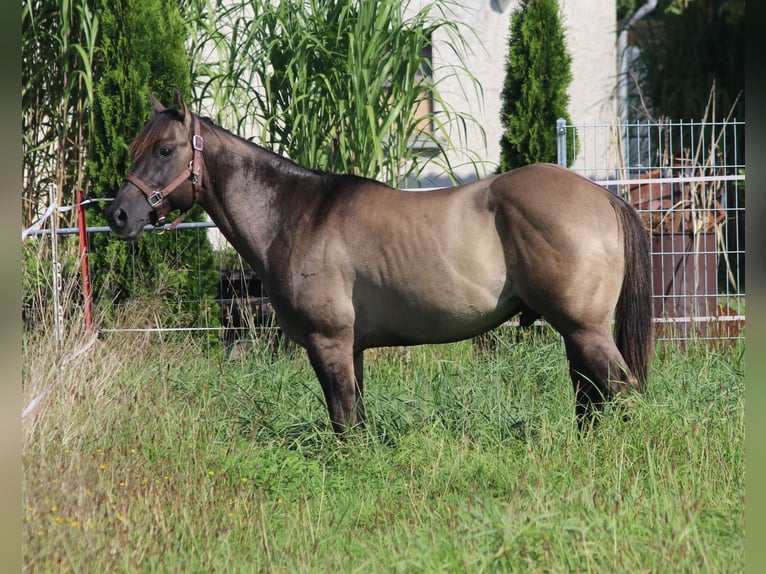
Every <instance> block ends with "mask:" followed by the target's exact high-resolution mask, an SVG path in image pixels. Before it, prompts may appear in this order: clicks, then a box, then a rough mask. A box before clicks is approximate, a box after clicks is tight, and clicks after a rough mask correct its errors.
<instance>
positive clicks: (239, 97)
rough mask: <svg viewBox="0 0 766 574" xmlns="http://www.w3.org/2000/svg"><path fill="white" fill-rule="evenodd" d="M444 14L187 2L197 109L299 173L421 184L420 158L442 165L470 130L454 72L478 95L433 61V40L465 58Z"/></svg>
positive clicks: (382, 5) (376, 6) (357, 1)
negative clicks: (444, 89)
mask: <svg viewBox="0 0 766 574" xmlns="http://www.w3.org/2000/svg"><path fill="white" fill-rule="evenodd" d="M445 4H447V3H445V2H435V3H431V4H430V5H429V6H427V7H424V8H422V9H419V10H415V9H414V7H413V6H411V5H410V3H409V2H398V1H394V0H386V1H384V2H366V1H361V0H351V1H349V0H332V1H329V2H328V1H325V0H302V1H300V2H294V1H288V0H280V1H277V2H238V3H234V4H223V3H221V4H217V3H216V4H215V5H214V3H212V2H210V1H209V0H188V1H187V2H185V3H184V5H185V7H186V8H185V9H186V10H187V16H186V19H187V21H189V22H190V27H191V29H192V46H193V49H194V50H195V56H194V62H195V64H194V71H193V75H194V78H195V81H194V85H195V88H197V89H199V92H198V93H197V94H196V98H197V99H198V100H200V101H204V100H209V101H211V102H212V107H213V109H214V119H215V120H216V121H217V122H218V123H221V124H222V125H224V126H226V127H229V128H230V129H232V130H234V131H236V132H237V133H239V134H240V135H248V134H250V133H259V135H260V141H259V143H261V144H262V145H265V146H266V147H269V148H271V149H274V151H277V152H279V153H282V154H285V155H288V156H289V157H291V158H292V159H293V160H294V161H296V162H298V163H301V164H303V165H306V166H309V167H312V168H318V169H324V170H328V171H334V172H345V173H356V174H358V175H362V176H367V177H375V178H381V179H383V180H384V181H387V182H389V183H392V184H402V183H405V182H407V181H410V180H413V179H416V178H417V177H418V174H419V173H421V172H422V170H423V168H424V166H425V161H426V159H425V158H424V157H423V156H421V153H420V151H419V149H420V148H422V147H432V148H434V150H435V152H436V155H437V157H440V158H441V159H440V160H439V161H441V162H442V163H445V162H446V161H447V160H446V152H445V150H446V149H447V148H453V149H454V148H456V147H458V144H459V142H458V141H456V140H455V139H454V138H453V135H452V134H453V132H457V134H458V136H460V135H461V134H464V133H465V125H466V124H467V123H468V122H473V121H474V120H473V119H472V118H471V117H470V116H467V115H465V114H463V113H460V112H459V111H457V110H455V109H453V108H451V107H450V106H449V104H448V103H447V102H446V101H444V100H443V99H442V97H441V94H440V92H439V83H440V81H443V80H444V79H445V78H447V77H449V76H450V75H451V74H457V73H458V71H459V72H460V73H461V75H462V74H465V76H466V78H467V81H465V82H464V83H465V89H467V90H471V89H473V90H476V91H477V92H478V91H479V90H480V87H479V85H478V83H477V82H476V81H475V80H474V79H473V76H472V75H471V74H470V72H469V71H468V70H466V69H465V68H463V67H461V66H460V64H455V65H453V64H437V63H436V62H432V61H431V60H430V58H429V57H428V52H429V50H430V45H431V39H432V38H433V37H434V36H436V35H437V34H438V35H440V38H446V45H447V46H448V50H450V51H451V52H452V54H451V57H450V60H452V61H456V62H460V61H461V58H460V55H461V53H463V52H464V51H465V50H466V45H465V43H464V41H463V39H462V38H461V36H460V35H459V32H460V31H461V30H462V26H461V25H460V24H459V23H457V22H455V21H453V20H451V19H450V18H449V17H448V16H447V15H446V12H445V9H446V8H445ZM440 41H441V40H440ZM431 104H432V105H433V108H432V109H431V111H428V112H426V113H422V114H421V113H419V112H418V111H417V110H418V108H421V109H422V108H423V106H426V107H427V106H428V105H431ZM432 155H433V153H432ZM432 161H435V160H432ZM446 169H447V171H448V172H449V171H450V169H449V165H446Z"/></svg>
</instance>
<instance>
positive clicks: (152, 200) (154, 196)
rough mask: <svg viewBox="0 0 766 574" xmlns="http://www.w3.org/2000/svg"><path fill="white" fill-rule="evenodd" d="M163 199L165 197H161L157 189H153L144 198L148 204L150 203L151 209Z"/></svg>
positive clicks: (155, 207)
mask: <svg viewBox="0 0 766 574" xmlns="http://www.w3.org/2000/svg"><path fill="white" fill-rule="evenodd" d="M163 199H165V198H164V197H162V194H160V192H159V191H154V192H153V193H152V194H151V195H150V196H148V197H147V198H146V200H147V201H148V202H149V205H151V206H152V208H153V209H157V206H158V205H160V204H161V203H162V200H163Z"/></svg>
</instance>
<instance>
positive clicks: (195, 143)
mask: <svg viewBox="0 0 766 574" xmlns="http://www.w3.org/2000/svg"><path fill="white" fill-rule="evenodd" d="M202 144H203V141H202V136H201V135H199V134H194V135H193V136H192V148H194V150H195V151H202Z"/></svg>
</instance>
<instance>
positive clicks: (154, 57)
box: [88, 0, 217, 325]
mask: <svg viewBox="0 0 766 574" xmlns="http://www.w3.org/2000/svg"><path fill="white" fill-rule="evenodd" d="M98 15H99V18H100V21H101V29H102V32H101V36H100V41H99V45H100V51H99V57H98V59H97V62H96V74H97V76H98V81H97V83H96V88H95V89H96V94H97V97H96V101H95V104H96V105H95V112H94V119H95V121H94V125H93V138H92V142H91V147H90V155H89V158H88V160H89V161H88V167H89V175H90V181H91V185H92V190H93V193H94V195H96V196H99V197H111V196H113V195H114V193H115V192H116V190H117V189H118V188H119V186H120V184H121V183H122V177H123V175H124V174H125V173H127V171H128V169H129V168H130V156H129V152H128V147H129V144H130V142H131V141H132V139H133V138H134V137H135V135H136V134H137V133H138V132H139V131H140V129H141V128H142V127H143V124H144V122H145V121H146V120H147V119H148V117H149V115H150V114H151V105H150V99H149V91H150V90H152V91H153V92H154V93H155V94H156V95H157V97H158V98H159V99H160V100H164V101H172V99H171V98H172V93H173V90H174V88H175V87H176V86H178V87H179V88H180V89H181V90H182V91H183V92H185V93H186V94H187V95H188V94H189V86H190V79H189V63H188V60H187V56H186V51H185V48H184V42H185V38H186V36H185V28H184V23H183V21H182V20H181V17H180V14H179V11H178V8H177V3H176V2H173V1H172V0H118V1H112V0H102V1H101V2H100V3H99V7H98ZM202 220H204V212H203V211H202V209H201V208H199V207H196V208H194V209H193V210H191V211H190V212H189V215H188V216H187V221H202ZM90 223H91V224H93V225H99V224H100V225H104V224H105V220H104V218H103V215H102V214H101V213H93V214H92V216H91V218H90ZM91 268H92V269H93V288H94V294H96V295H97V296H99V297H100V298H101V300H102V301H104V302H122V301H124V300H125V299H127V298H130V297H136V296H142V295H143V296H146V295H149V294H151V295H159V296H161V297H163V298H164V299H165V300H166V301H168V302H169V303H170V302H173V301H178V300H187V301H192V302H194V301H196V302H198V305H197V307H199V302H200V301H202V300H205V299H212V298H213V297H214V295H215V290H216V285H217V270H216V268H215V265H214V264H213V253H212V248H211V246H210V244H209V241H208V240H207V239H206V238H205V237H204V236H202V238H200V236H199V235H196V234H194V233H177V234H165V235H161V236H160V235H155V236H154V237H153V238H152V239H151V240H149V239H147V240H144V241H140V242H137V243H125V242H123V241H120V240H118V239H116V238H115V237H113V236H111V235H105V234H96V235H94V236H93V237H92V239H91ZM192 270H193V271H194V273H192V272H190V271H192ZM198 270H201V272H200V273H199V274H198V273H197V271H198ZM195 314H199V315H201V316H204V315H205V313H203V310H202V309H201V308H198V309H197V313H195V312H194V311H192V313H191V315H192V317H193V316H194V315H195ZM167 319H168V322H167V324H168V325H173V324H175V320H179V319H183V320H189V319H190V318H189V317H183V318H181V317H178V316H176V315H171V316H169V317H167ZM199 320H200V321H202V320H203V319H202V318H200V319H199ZM192 321H193V322H196V321H197V319H196V318H194V319H192Z"/></svg>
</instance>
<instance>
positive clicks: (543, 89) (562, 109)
mask: <svg viewBox="0 0 766 574" xmlns="http://www.w3.org/2000/svg"><path fill="white" fill-rule="evenodd" d="M571 62H572V58H571V56H570V55H569V52H568V51H567V47H566V42H565V38H564V30H563V27H562V21H561V16H560V13H559V5H558V1H557V0H521V3H520V4H519V7H518V8H517V9H516V10H515V11H514V12H513V14H512V15H511V24H510V38H509V40H508V59H507V61H506V75H505V83H504V85H503V92H502V96H501V97H502V107H501V112H500V114H501V122H502V124H503V127H504V128H505V131H504V133H503V136H502V138H501V139H500V146H501V153H500V166H499V171H501V172H502V171H508V170H511V169H514V168H517V167H521V166H524V165H529V164H532V163H539V162H552V163H556V159H557V157H556V156H557V153H556V120H557V119H558V118H564V119H566V120H567V123H568V124H569V123H571V121H570V118H569V113H568V111H567V106H568V104H569V95H568V93H567V88H568V87H569V84H570V82H571V81H572V72H571V69H570V68H571ZM573 139H574V138H567V147H568V149H567V165H571V163H572V162H573V160H574V156H575V149H574V142H573Z"/></svg>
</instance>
